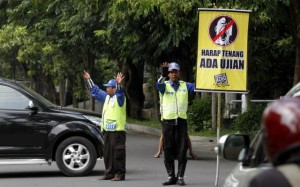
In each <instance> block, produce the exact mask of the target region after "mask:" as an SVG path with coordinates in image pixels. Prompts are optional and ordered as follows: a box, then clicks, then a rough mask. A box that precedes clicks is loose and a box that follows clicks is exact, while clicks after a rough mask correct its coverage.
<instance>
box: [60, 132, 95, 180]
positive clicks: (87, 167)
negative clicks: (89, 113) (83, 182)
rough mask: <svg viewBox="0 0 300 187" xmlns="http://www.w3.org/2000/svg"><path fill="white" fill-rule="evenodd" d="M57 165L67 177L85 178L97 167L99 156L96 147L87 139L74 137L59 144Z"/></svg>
mask: <svg viewBox="0 0 300 187" xmlns="http://www.w3.org/2000/svg"><path fill="white" fill-rule="evenodd" d="M55 158H56V164H57V166H58V168H59V169H60V171H61V172H62V173H64V174H65V175H67V176H84V175H87V174H89V173H90V172H91V171H92V170H93V168H94V167H95V164H96V161H97V154H96V150H95V147H94V145H93V144H92V143H91V142H90V141H89V140H88V139H86V138H83V137H79V136H74V137H71V138H68V139H66V140H64V141H63V142H62V143H61V144H59V146H58V148H57V151H56V155H55Z"/></svg>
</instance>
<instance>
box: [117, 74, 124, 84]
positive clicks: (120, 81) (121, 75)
mask: <svg viewBox="0 0 300 187" xmlns="http://www.w3.org/2000/svg"><path fill="white" fill-rule="evenodd" d="M123 79H124V75H123V73H121V72H119V73H118V74H117V76H115V80H116V82H117V84H121V83H122V80H123Z"/></svg>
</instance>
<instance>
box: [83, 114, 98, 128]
mask: <svg viewBox="0 0 300 187" xmlns="http://www.w3.org/2000/svg"><path fill="white" fill-rule="evenodd" d="M83 117H85V118H86V119H88V120H89V121H91V122H92V123H94V124H95V125H97V126H99V127H100V126H101V123H102V118H99V117H95V116H88V115H83Z"/></svg>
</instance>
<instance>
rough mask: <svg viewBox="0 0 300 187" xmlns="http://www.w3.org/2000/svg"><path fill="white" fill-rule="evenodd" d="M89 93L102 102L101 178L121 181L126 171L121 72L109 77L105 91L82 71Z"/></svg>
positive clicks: (124, 106) (123, 96)
mask: <svg viewBox="0 0 300 187" xmlns="http://www.w3.org/2000/svg"><path fill="white" fill-rule="evenodd" d="M83 77H84V78H85V79H86V81H87V83H88V85H89V88H90V93H91V95H92V96H93V97H94V98H96V99H97V100H99V101H100V102H102V103H104V104H103V111H102V124H101V130H102V132H103V134H104V149H103V157H104V165H105V169H106V170H105V174H104V176H103V177H102V178H101V180H111V181H122V180H125V173H126V167H125V166H126V146H125V143H126V132H125V123H126V98H125V93H124V88H123V86H122V84H121V83H122V80H123V78H124V76H123V74H122V73H118V74H117V76H116V77H115V79H110V80H109V82H108V83H107V84H103V86H105V87H106V92H105V91H103V90H101V89H100V88H99V87H98V86H97V85H95V84H94V83H93V81H92V79H91V78H90V74H89V73H88V72H86V71H84V72H83Z"/></svg>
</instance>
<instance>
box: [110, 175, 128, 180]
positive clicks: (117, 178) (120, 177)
mask: <svg viewBox="0 0 300 187" xmlns="http://www.w3.org/2000/svg"><path fill="white" fill-rule="evenodd" d="M123 180H125V176H115V177H114V178H112V179H111V181H123Z"/></svg>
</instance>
